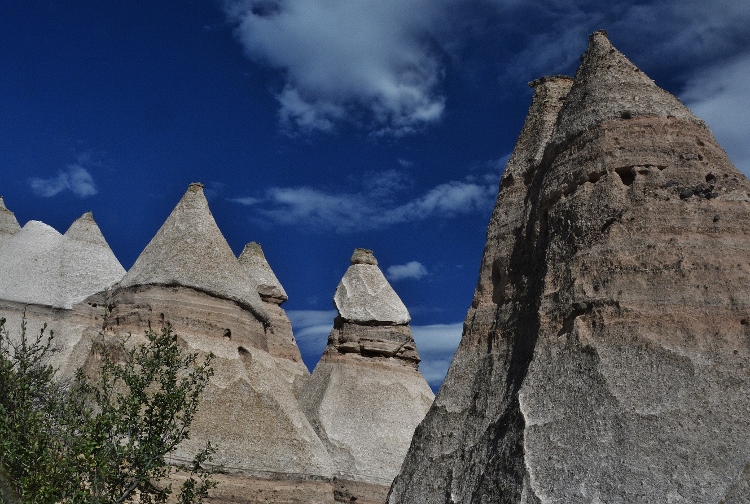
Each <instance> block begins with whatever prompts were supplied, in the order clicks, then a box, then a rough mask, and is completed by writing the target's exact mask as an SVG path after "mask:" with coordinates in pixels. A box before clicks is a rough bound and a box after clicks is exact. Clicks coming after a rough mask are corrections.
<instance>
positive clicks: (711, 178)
mask: <svg viewBox="0 0 750 504" xmlns="http://www.w3.org/2000/svg"><path fill="white" fill-rule="evenodd" d="M706 182H708V183H709V184H713V183H714V182H716V175H714V174H713V173H709V174H708V175H706Z"/></svg>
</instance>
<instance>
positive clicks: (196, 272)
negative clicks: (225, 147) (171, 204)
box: [120, 184, 268, 322]
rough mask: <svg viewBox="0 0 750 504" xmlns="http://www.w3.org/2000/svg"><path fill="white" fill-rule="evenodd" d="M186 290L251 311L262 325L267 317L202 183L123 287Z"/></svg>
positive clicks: (174, 214)
mask: <svg viewBox="0 0 750 504" xmlns="http://www.w3.org/2000/svg"><path fill="white" fill-rule="evenodd" d="M120 284H121V285H122V286H123V287H130V286H134V285H165V286H170V285H182V286H184V287H190V288H193V289H196V290H200V291H204V292H207V293H208V294H211V295H213V296H219V297H224V298H227V299H230V300H232V301H235V302H237V303H239V304H242V305H244V306H245V307H247V309H248V310H249V311H251V312H252V313H253V315H254V316H255V317H256V318H257V319H258V320H260V321H261V322H266V321H267V320H268V313H266V310H265V307H264V306H263V303H262V302H261V300H260V296H259V295H258V292H257V291H256V290H255V289H254V285H253V284H252V282H251V281H249V279H248V278H247V276H246V275H245V273H244V272H243V270H242V266H241V265H240V264H239V263H238V262H237V259H236V258H235V257H234V253H232V249H231V248H230V247H229V244H228V243H227V241H226V239H225V238H224V235H222V234H221V231H219V228H218V226H217V225H216V221H215V220H214V218H213V215H211V210H209V208H208V201H206V197H205V196H204V195H203V185H202V184H190V187H188V190H187V192H185V195H184V196H183V197H182V199H181V200H180V201H179V203H178V204H177V206H176V207H175V208H174V210H173V211H172V213H171V214H170V215H169V217H168V218H167V220H166V222H164V224H163V225H162V227H161V228H160V229H159V231H158V232H157V233H156V236H154V237H153V238H152V239H151V241H150V242H149V244H148V245H147V246H146V248H145V249H144V250H143V252H141V255H140V256H138V259H137V260H136V261H135V264H133V267H132V268H130V270H129V271H128V273H127V275H125V278H123V279H122V282H121V283H120Z"/></svg>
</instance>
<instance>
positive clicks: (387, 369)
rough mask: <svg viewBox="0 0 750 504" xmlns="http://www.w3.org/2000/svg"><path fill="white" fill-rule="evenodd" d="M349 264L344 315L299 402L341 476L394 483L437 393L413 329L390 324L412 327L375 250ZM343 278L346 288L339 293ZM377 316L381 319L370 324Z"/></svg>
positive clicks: (356, 254)
mask: <svg viewBox="0 0 750 504" xmlns="http://www.w3.org/2000/svg"><path fill="white" fill-rule="evenodd" d="M351 262H352V265H351V266H350V267H349V269H348V270H347V272H346V274H345V275H344V279H343V280H342V282H341V284H339V288H338V289H337V290H336V294H337V296H339V295H340V294H342V293H343V294H342V295H341V296H340V297H339V300H338V301H335V304H336V306H337V307H339V306H346V307H347V309H346V310H344V311H342V310H341V309H339V316H338V317H337V318H336V320H335V321H334V327H333V330H332V331H331V334H330V336H329V337H328V345H327V347H326V350H325V352H324V353H323V357H322V358H321V360H320V362H319V363H318V364H317V366H316V367H315V370H314V371H313V373H312V376H311V377H310V380H309V381H308V382H307V384H306V385H305V388H304V389H303V391H302V393H301V395H300V401H301V403H302V406H303V408H304V409H305V412H306V413H307V416H308V418H309V419H310V422H311V423H312V425H313V427H314V428H315V431H316V432H317V433H318V436H319V437H320V439H321V440H323V443H324V444H325V446H326V448H327V450H328V452H329V453H330V454H331V457H332V459H333V462H334V465H335V468H336V469H335V475H336V476H338V477H342V478H345V479H349V480H353V481H360V482H366V483H371V484H376V485H389V484H390V482H391V481H392V480H393V477H394V476H395V475H396V473H397V472H398V469H399V467H400V466H401V462H402V461H403V458H404V455H405V454H406V450H407V448H408V445H409V440H410V439H411V437H412V434H413V432H414V428H415V427H416V426H417V424H418V423H419V422H420V421H421V419H422V418H423V417H424V414H425V412H426V411H427V409H428V408H429V406H430V404H431V403H432V399H433V394H432V391H431V390H430V387H429V385H427V382H426V381H425V379H424V377H422V375H421V374H420V373H419V370H418V362H419V355H418V353H417V349H416V345H415V343H414V338H413V336H412V334H411V329H409V326H408V325H407V323H406V322H402V323H396V322H393V321H391V319H393V318H397V319H398V320H404V319H405V320H407V321H408V320H409V314H408V312H407V311H406V307H404V306H403V303H402V302H401V300H400V299H399V298H398V296H397V295H396V293H395V292H394V291H393V289H392V288H391V286H390V284H388V281H387V280H386V279H385V277H384V276H383V274H382V272H381V271H380V269H379V268H378V266H377V260H376V259H375V257H374V256H373V255H372V252H371V251H369V250H364V249H357V250H356V251H355V252H354V255H353V257H352V261H351ZM363 272H364V273H363ZM363 278H365V279H366V280H362V279H363ZM373 279H374V280H375V281H373ZM345 280H346V281H347V282H348V285H349V288H346V287H342V285H343V284H344V281H345ZM352 286H353V287H352ZM371 287H374V288H371ZM347 294H354V295H349V296H347ZM342 299H345V301H342ZM383 299H386V300H387V303H386V305H387V307H388V309H387V310H383V309H376V310H372V311H370V312H368V313H369V315H368V316H367V317H365V318H366V321H361V320H359V319H357V318H355V320H351V319H349V318H347V315H346V314H349V315H351V314H354V315H353V316H355V317H358V314H361V313H365V312H366V310H367V306H368V305H372V304H377V303H378V302H379V301H382V300H383ZM394 306H400V307H403V313H401V312H400V311H396V312H394V310H393V309H392V308H393V307H394ZM393 313H397V314H399V316H398V317H393V316H392V315H393ZM373 314H381V315H382V316H381V318H372V317H371V316H372V315H373Z"/></svg>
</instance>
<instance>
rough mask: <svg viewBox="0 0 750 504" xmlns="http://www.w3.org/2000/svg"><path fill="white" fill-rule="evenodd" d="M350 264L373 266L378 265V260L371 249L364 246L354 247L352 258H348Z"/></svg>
mask: <svg viewBox="0 0 750 504" xmlns="http://www.w3.org/2000/svg"><path fill="white" fill-rule="evenodd" d="M349 262H351V263H352V264H372V265H373V266H377V265H378V260H377V259H375V254H373V253H372V250H369V249H366V248H355V249H354V253H353V254H352V258H351V259H349Z"/></svg>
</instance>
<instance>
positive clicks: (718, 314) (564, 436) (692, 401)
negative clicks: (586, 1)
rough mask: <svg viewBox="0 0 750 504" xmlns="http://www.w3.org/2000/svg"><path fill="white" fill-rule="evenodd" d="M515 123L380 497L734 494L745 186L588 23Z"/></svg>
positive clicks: (747, 479)
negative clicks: (578, 48) (462, 294)
mask: <svg viewBox="0 0 750 504" xmlns="http://www.w3.org/2000/svg"><path fill="white" fill-rule="evenodd" d="M536 90H537V93H538V92H539V91H540V89H539V87H537V89H536ZM536 105H538V103H537V100H536V97H535V100H534V102H532V107H531V109H530V111H529V118H528V119H527V124H530V121H532V122H533V121H534V117H533V116H534V115H535V114H538V113H539V109H538V108H536ZM547 110H551V109H547ZM527 133H528V131H527V129H526V127H524V131H523V132H522V135H521V137H520V138H519V141H518V143H517V144H516V151H517V152H518V153H519V154H520V155H519V156H516V153H515V152H514V155H513V156H512V157H511V162H512V163H513V160H514V159H524V158H526V159H529V164H528V166H524V165H523V163H522V164H521V166H520V168H521V169H522V170H523V171H525V173H526V174H527V175H526V177H524V186H522V193H523V197H519V196H518V195H515V196H514V195H513V188H514V187H516V188H517V187H518V186H516V185H514V184H511V183H510V182H511V181H510V180H508V178H509V177H510V176H511V175H513V180H514V181H515V183H517V182H518V178H517V177H516V176H515V175H514V173H515V172H516V171H517V170H518V169H519V166H517V165H514V164H512V163H509V166H508V168H507V173H506V174H505V175H504V176H503V182H502V184H501V191H500V194H499V196H498V200H497V207H496V208H495V212H494V214H493V220H492V221H491V223H490V228H489V229H488V243H487V247H486V249H485V257H484V258H483V261H482V269H481V273H480V275H481V276H480V280H479V284H478V287H477V293H476V294H475V297H474V303H473V305H472V308H471V309H470V310H469V313H468V315H467V318H466V322H465V324H464V334H463V338H462V341H461V344H460V346H459V348H458V350H457V352H456V355H455V357H454V359H453V362H452V363H451V367H450V370H449V371H448V375H447V377H446V379H445V382H444V384H443V386H442V388H441V390H440V392H439V394H438V397H437V398H436V400H435V403H434V405H433V407H432V408H431V409H430V411H429V413H428V414H427V416H426V418H425V421H424V422H423V424H422V425H421V426H420V428H418V429H417V433H416V434H415V437H414V440H413V441H412V446H411V449H410V452H409V454H408V455H407V457H406V460H405V461H404V465H403V466H402V470H401V473H400V474H399V476H398V477H397V478H396V480H395V481H394V484H393V487H392V489H391V494H390V495H389V502H390V503H396V502H398V503H409V504H420V503H427V502H429V503H435V502H445V503H448V502H451V503H453V502H463V503H472V502H483V503H506V502H525V503H540V502H670V501H672V502H680V501H681V502H696V503H717V502H743V500H742V498H739V497H737V496H739V495H741V494H742V489H743V488H745V489H746V488H747V487H748V485H750V470H749V469H747V467H748V466H747V464H748V460H750V455H749V453H750V452H748V448H747V447H748V446H750V418H749V417H748V416H747V415H744V414H742V413H740V412H744V411H748V410H750V396H748V394H747V390H748V389H750V376H749V375H748V374H747V373H746V369H747V368H748V367H750V329H748V327H750V325H749V324H748V320H750V263H749V262H748V257H747V253H746V251H747V250H749V249H750V196H749V195H750V182H749V181H748V180H747V179H746V178H745V177H744V176H742V175H741V174H740V173H739V172H738V171H737V170H736V169H735V168H734V167H733V166H732V165H731V163H730V162H729V160H728V158H727V156H726V154H725V153H724V151H723V150H722V149H721V148H720V147H719V146H718V145H717V144H716V141H715V140H714V138H713V136H712V135H711V133H710V131H709V130H708V129H707V128H706V126H705V125H704V124H703V123H702V122H701V121H700V120H697V119H696V118H695V117H694V116H693V115H692V114H691V113H690V112H689V111H688V110H687V109H686V108H684V107H683V106H682V105H681V104H680V103H679V101H678V100H676V99H675V98H674V97H671V96H670V95H668V94H667V93H666V92H665V91H663V90H660V89H658V88H657V87H656V86H655V85H654V84H653V82H651V81H650V79H648V78H647V77H646V76H644V75H642V74H641V73H640V72H639V71H638V70H637V69H636V68H635V67H634V66H633V65H632V64H631V63H630V62H628V61H627V60H626V59H625V58H624V56H622V55H621V54H620V53H618V52H617V51H616V50H615V49H614V48H612V47H611V45H610V44H609V41H608V40H607V39H606V36H605V35H604V34H603V33H602V32H597V33H595V34H594V35H592V37H591V39H590V46H589V49H588V51H587V52H586V54H585V55H584V57H583V62H582V65H581V68H580V69H579V71H578V72H577V74H576V77H575V81H574V83H573V86H572V87H571V89H570V91H569V93H568V95H567V98H565V103H564V105H563V106H562V108H561V109H560V111H559V115H558V118H557V122H556V126H555V129H554V131H553V132H552V134H551V137H550V139H548V140H546V146H545V147H544V155H543V156H542V157H541V159H539V158H537V157H535V156H533V155H530V154H531V152H532V151H536V150H535V149H530V150H529V149H528V147H524V146H525V145H528V144H527V141H526V140H524V139H523V138H524V136H526V134H527ZM543 136H544V135H539V138H542V137H543ZM519 149H520V151H519ZM524 151H526V152H524ZM536 159H539V161H538V162H537V161H536ZM504 193H505V194H506V195H507V196H504ZM740 251H742V252H740ZM738 499H739V500H738Z"/></svg>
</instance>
